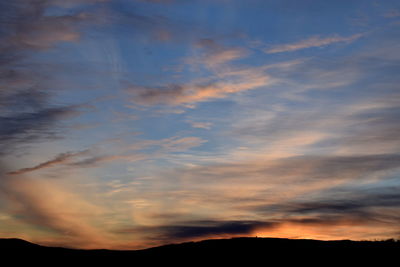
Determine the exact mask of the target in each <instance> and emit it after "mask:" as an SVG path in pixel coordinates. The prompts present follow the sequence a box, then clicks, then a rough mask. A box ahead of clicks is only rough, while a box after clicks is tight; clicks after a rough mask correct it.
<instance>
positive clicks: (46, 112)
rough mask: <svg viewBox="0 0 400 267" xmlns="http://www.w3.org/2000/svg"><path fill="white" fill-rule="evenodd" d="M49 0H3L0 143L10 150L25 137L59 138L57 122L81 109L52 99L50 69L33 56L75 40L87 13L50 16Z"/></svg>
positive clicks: (0, 9) (28, 139)
mask: <svg viewBox="0 0 400 267" xmlns="http://www.w3.org/2000/svg"><path fill="white" fill-rule="evenodd" d="M50 5H51V2H50V1H45V0H33V1H22V0H16V1H2V2H1V3H0V17H1V18H2V20H1V21H0V26H1V27H0V28H1V29H2V30H0V83H1V87H2V88H1V90H0V111H1V116H0V124H1V125H2V127H1V129H0V138H1V141H0V148H1V151H2V152H1V153H8V152H10V151H11V150H12V149H11V148H12V147H15V145H18V144H21V143H25V144H26V143H29V142H31V141H33V140H40V139H48V138H55V136H56V133H57V129H56V128H55V126H56V125H57V122H59V121H61V120H62V119H65V118H69V117H70V116H73V115H77V114H79V107H78V106H60V105H52V104H50V101H51V97H52V93H51V91H54V90H50V88H51V87H52V86H54V85H50V84H49V83H48V82H47V81H46V80H47V79H46V75H49V73H46V70H47V71H48V69H46V70H44V69H43V68H42V64H41V63H40V62H35V61H34V60H33V59H32V55H34V54H35V53H36V52H38V51H43V50H46V49H50V48H53V47H55V46H56V45H57V44H59V43H60V42H74V41H76V40H78V39H79V36H80V33H79V31H78V28H77V23H79V22H81V21H83V20H85V19H86V17H85V15H84V14H81V13H75V14H74V13H72V14H69V15H59V16H50V15H47V14H46V10H47V8H48V7H49V6H50ZM43 71H44V72H43Z"/></svg>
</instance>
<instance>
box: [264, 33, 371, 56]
mask: <svg viewBox="0 0 400 267" xmlns="http://www.w3.org/2000/svg"><path fill="white" fill-rule="evenodd" d="M362 36H364V34H362V33H358V34H354V35H351V36H348V37H342V36H332V37H325V38H321V37H319V36H313V37H310V38H308V39H305V40H302V41H299V42H297V43H291V44H281V45H276V46H273V47H271V48H267V49H265V52H266V53H268V54H274V53H282V52H292V51H297V50H301V49H306V48H312V47H322V46H327V45H331V44H335V43H343V42H345V43H351V42H353V41H355V40H357V39H359V38H361V37H362Z"/></svg>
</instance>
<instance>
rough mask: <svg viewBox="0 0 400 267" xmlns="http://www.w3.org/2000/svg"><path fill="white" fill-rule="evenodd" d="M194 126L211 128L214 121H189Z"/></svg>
mask: <svg viewBox="0 0 400 267" xmlns="http://www.w3.org/2000/svg"><path fill="white" fill-rule="evenodd" d="M187 122H188V123H189V124H190V125H191V126H192V127H193V128H200V129H206V130H210V129H211V127H212V125H213V123H212V122H200V121H187Z"/></svg>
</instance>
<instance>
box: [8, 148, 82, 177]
mask: <svg viewBox="0 0 400 267" xmlns="http://www.w3.org/2000/svg"><path fill="white" fill-rule="evenodd" d="M87 152H88V150H83V151H79V152H65V153H60V154H58V155H57V156H56V157H55V158H54V159H51V160H48V161H46V162H43V163H40V164H38V165H36V166H33V167H29V168H22V169H19V170H16V171H12V172H9V173H8V174H10V175H18V174H23V173H27V172H32V171H36V170H40V169H45V168H49V167H52V166H54V165H58V164H64V163H66V162H68V161H69V160H71V159H72V158H74V157H78V156H81V155H84V154H85V153H87Z"/></svg>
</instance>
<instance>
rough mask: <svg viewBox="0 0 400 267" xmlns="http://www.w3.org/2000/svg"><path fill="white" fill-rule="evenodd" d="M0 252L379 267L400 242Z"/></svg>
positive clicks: (12, 248)
mask: <svg viewBox="0 0 400 267" xmlns="http://www.w3.org/2000/svg"><path fill="white" fill-rule="evenodd" d="M0 252H1V257H2V259H3V260H6V259H8V260H10V259H11V260H12V261H13V262H14V263H29V264H33V263H35V264H37V263H39V264H42V265H43V264H46V265H47V264H58V263H64V264H65V263H70V264H82V263H90V264H96V265H97V264H100V265H101V264H110V265H112V266H117V265H122V264H123V265H127V264H126V263H129V265H136V264H138V263H155V262H160V261H161V262H162V263H164V264H167V263H168V264H170V263H172V264H174V265H179V266H192V265H198V264H211V265H212V264H213V263H217V262H218V263H262V264H263V265H272V264H273V263H274V262H275V263H276V262H277V261H278V262H280V263H295V264H298V263H307V264H332V263H334V264H346V263H356V264H361V263H369V264H371V263H375V264H379V265H380V266H381V265H382V264H383V263H389V262H390V263H397V262H398V260H397V258H398V256H400V242H395V241H374V242H372V241H350V240H343V241H319V240H297V239H280V238H232V239H215V240H205V241H200V242H188V243H182V244H173V245H166V246H161V247H155V248H149V249H144V250H132V251H117V250H76V249H66V248H54V247H44V246H39V245H36V244H32V243H29V242H27V241H24V240H20V239H0ZM393 261H395V262H393ZM116 264H117V265H116ZM140 266H142V265H140Z"/></svg>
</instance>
